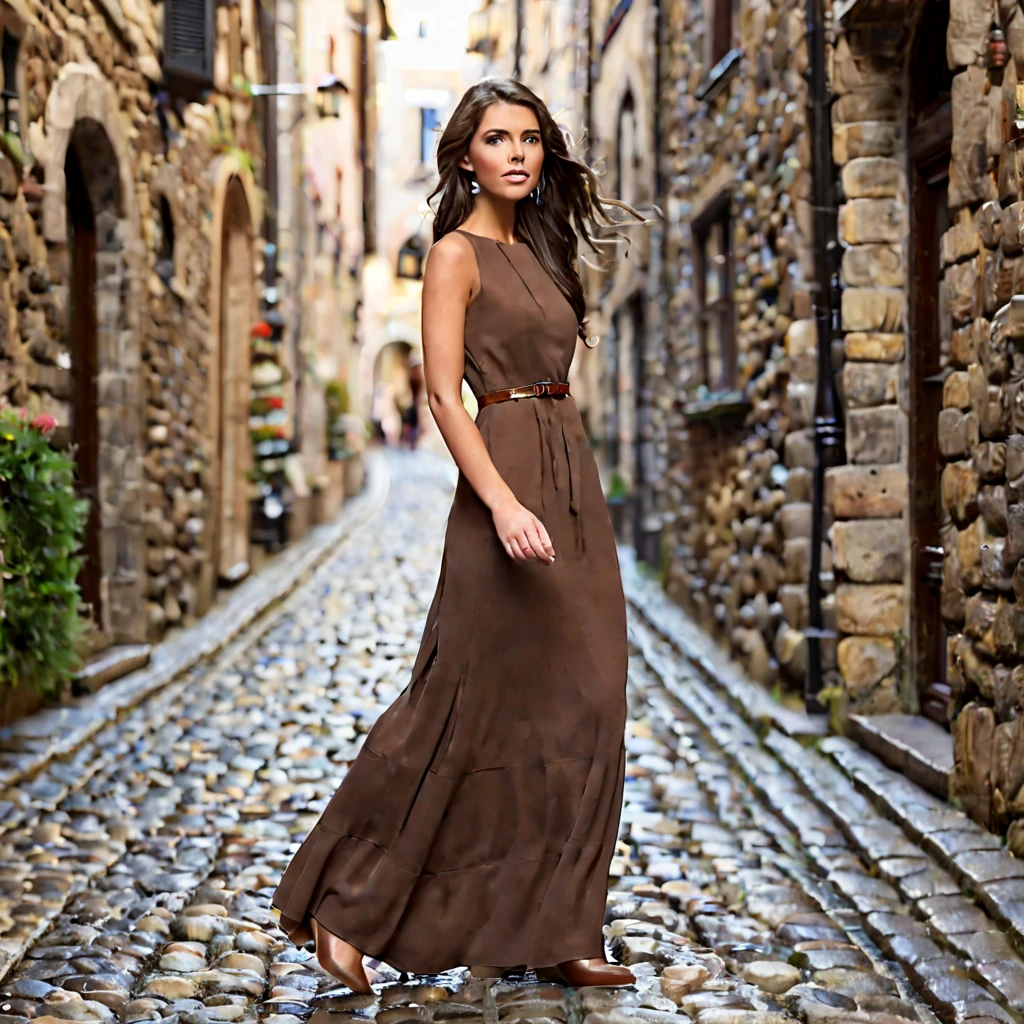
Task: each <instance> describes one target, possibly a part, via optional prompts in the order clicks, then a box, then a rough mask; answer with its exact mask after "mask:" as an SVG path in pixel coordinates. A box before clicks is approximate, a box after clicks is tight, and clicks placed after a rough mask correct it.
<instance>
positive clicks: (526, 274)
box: [272, 229, 627, 974]
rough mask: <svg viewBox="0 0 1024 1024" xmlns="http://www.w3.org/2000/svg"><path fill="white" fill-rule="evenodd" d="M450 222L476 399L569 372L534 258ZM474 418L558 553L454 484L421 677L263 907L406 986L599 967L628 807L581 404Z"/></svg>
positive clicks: (551, 402)
mask: <svg viewBox="0 0 1024 1024" xmlns="http://www.w3.org/2000/svg"><path fill="white" fill-rule="evenodd" d="M457 230H459V232H460V234H462V235H464V236H465V237H466V238H468V239H469V241H470V242H471V244H472V245H473V248H474V250H475V252H476V258H477V263H478V266H479V272H480V291H479V292H478V294H477V295H476V296H475V297H474V299H473V300H472V301H471V302H470V304H469V306H468V308H467V310H466V323H465V378H466V380H467V381H468V382H469V384H470V386H471V387H472V389H473V392H474V393H475V394H476V395H477V396H479V395H481V394H483V393H484V392H487V391H493V390H496V389H498V388H506V387H515V386H522V385H526V384H531V383H533V382H534V381H537V380H545V379H549V380H556V381H564V380H566V379H567V375H568V371H569V365H570V363H571V362H572V358H573V355H574V352H575V345H576V333H577V323H576V316H575V313H574V311H573V309H572V307H571V306H570V304H569V303H568V301H567V300H566V299H565V297H564V296H563V295H562V293H561V292H560V291H559V289H558V287H557V286H556V285H555V283H554V281H553V280H552V279H551V278H550V276H549V275H548V274H547V272H546V271H545V270H544V268H543V267H542V265H541V264H540V263H539V262H538V260H537V259H536V257H535V256H534V255H533V252H532V251H531V249H530V248H529V246H528V245H526V244H525V243H521V242H517V243H506V242H499V241H497V240H495V239H490V238H486V237H484V236H482V235H474V234H471V233H470V232H467V231H463V230H462V229H457ZM476 422H477V426H478V427H479V429H480V433H481V435H482V436H483V439H484V442H485V444H486V445H487V449H488V451H489V452H490V455H491V458H492V459H493V461H494V464H495V466H496V467H497V469H498V472H499V473H500V474H501V475H502V477H503V479H504V480H505V481H506V482H507V483H508V485H509V486H510V488H511V489H512V491H513V493H514V494H515V496H516V497H517V498H518V499H519V501H521V502H522V504H523V505H525V506H526V507H527V508H528V509H530V511H532V512H533V513H534V514H535V515H536V516H537V517H538V518H539V519H540V520H541V522H542V523H543V524H544V525H545V527H546V528H547V530H548V533H549V535H550V537H551V541H552V544H553V545H554V549H555V561H554V563H553V564H551V565H544V564H541V563H535V562H514V561H513V560H512V559H511V558H510V557H509V556H508V554H506V552H505V549H504V548H503V546H502V544H501V542H500V540H499V539H498V535H497V532H496V531H495V528H494V523H493V520H492V517H491V513H490V511H489V509H488V508H487V506H486V505H484V503H483V502H482V501H481V500H480V499H479V498H478V497H477V495H476V493H475V491H473V489H472V488H471V486H470V485H469V483H468V481H467V480H466V479H465V477H463V476H462V474H461V473H460V474H459V479H458V484H457V486H456V490H455V496H454V499H453V502H452V507H451V511H450V513H449V517H448V522H447V527H446V531H445V542H444V551H443V555H442V559H441V571H440V577H439V579H438V582H437V588H436V591H435V593H434V597H433V600H432V603H431V605H430V609H429V611H428V614H427V619H426V624H425V627H424V631H423V637H422V640H421V643H420V647H419V652H418V655H417V657H416V661H415V664H414V666H413V669H412V673H411V680H410V682H409V684H408V686H407V687H406V689H405V690H404V691H403V692H402V693H401V694H400V695H399V696H398V697H397V698H396V699H395V701H394V703H393V704H392V705H391V706H390V707H389V708H388V709H387V711H385V712H384V713H383V714H382V715H381V716H380V718H379V719H378V720H377V721H376V722H375V723H374V725H373V727H372V728H371V730H370V731H369V733H368V734H367V736H366V740H365V743H364V745H363V747H362V748H361V750H360V752H359V754H358V756H357V757H356V759H355V760H354V761H353V762H352V764H351V766H350V768H349V771H348V774H347V775H346V776H345V777H344V779H343V780H342V782H341V785H340V786H339V788H338V790H337V792H336V793H335V794H334V796H333V797H332V798H331V800H330V802H329V804H328V805H327V807H326V808H325V809H324V812H323V814H322V815H321V817H320V820H319V821H318V823H317V824H316V825H315V826H314V828H313V830H312V832H310V833H309V835H308V836H307V838H306V839H305V841H304V842H303V843H302V845H301V846H300V847H299V849H298V851H297V852H296V853H295V855H294V856H293V858H292V860H291V862H290V863H289V865H288V867H287V869H286V870H285V872H284V874H283V876H282V878H281V881H280V883H279V885H278V887H277V890H276V892H275V894H274V897H273V901H272V905H273V906H275V907H277V908H278V909H279V910H280V912H281V926H282V928H284V930H285V931H286V932H288V933H289V934H294V935H295V936H296V937H299V936H303V935H308V934H309V918H310V917H311V916H312V917H314V918H315V919H316V920H317V921H318V922H319V923H320V924H322V925H323V927H325V928H326V929H327V930H328V931H330V932H333V933H334V934H335V935H338V936H340V937H341V938H343V939H345V940H347V941H348V942H351V943H352V944H353V945H354V946H356V947H357V948H358V949H360V950H361V951H362V952H363V953H364V954H367V955H370V956H373V957H376V958H378V959H379V960H382V961H384V962H385V963H388V964H390V965H391V966H392V967H395V968H397V969H398V970H403V971H407V972H409V973H412V974H430V973H435V972H438V971H442V970H447V969H449V968H452V967H456V966H469V965H474V964H480V965H487V966H492V967H515V966H526V967H540V966H549V965H551V964H555V963H559V962H561V961H564V960H576V959H584V958H589V957H602V956H604V940H603V935H602V931H601V928H602V924H603V921H604V911H605V902H606V894H607V885H608V869H609V865H610V861H611V857H612V854H613V851H614V847H615V842H616V838H617V833H618V822H619V815H620V811H621V806H622V793H623V780H624V772H625V749H624V730H625V718H626V693H625V690H626V661H627V641H626V612H625V600H624V595H623V589H622V581H621V577H620V573H619V563H618V555H617V552H616V548H615V540H614V535H613V532H612V525H611V520H610V517H609V514H608V507H607V504H606V502H605V498H604V494H603V491H602V488H601V485H600V481H599V479H598V472H597V465H596V463H595V461H594V457H593V455H592V453H591V450H590V446H589V442H588V439H587V436H586V434H585V432H584V428H583V423H582V421H581V419H580V414H579V410H578V408H577V406H576V403H575V401H574V400H573V398H572V397H571V396H565V397H562V398H555V397H543V398H524V399H519V400H518V401H505V402H498V403H495V404H492V405H487V406H485V407H484V408H483V409H481V410H480V413H479V415H478V417H477V421H476ZM299 941H302V939H301V938H300V939H299ZM307 941H308V940H307Z"/></svg>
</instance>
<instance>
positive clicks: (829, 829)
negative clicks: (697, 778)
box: [628, 578, 1024, 1020]
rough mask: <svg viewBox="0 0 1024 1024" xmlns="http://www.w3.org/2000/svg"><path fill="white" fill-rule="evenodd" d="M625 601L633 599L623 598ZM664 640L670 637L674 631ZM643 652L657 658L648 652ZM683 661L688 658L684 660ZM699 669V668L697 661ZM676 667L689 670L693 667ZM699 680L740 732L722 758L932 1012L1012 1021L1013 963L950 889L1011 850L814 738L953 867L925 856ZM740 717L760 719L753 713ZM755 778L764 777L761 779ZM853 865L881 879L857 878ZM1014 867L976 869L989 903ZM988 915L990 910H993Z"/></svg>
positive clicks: (1017, 977)
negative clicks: (888, 797)
mask: <svg viewBox="0 0 1024 1024" xmlns="http://www.w3.org/2000/svg"><path fill="white" fill-rule="evenodd" d="M630 583H631V586H630V587H629V591H628V592H629V594H630V598H631V600H632V599H633V598H634V597H635V596H636V594H637V591H638V590H640V589H647V590H648V592H647V593H645V594H644V595H643V597H642V599H641V600H642V603H643V614H644V617H645V619H647V620H648V621H650V620H651V618H652V617H653V616H650V615H648V612H649V611H650V609H651V607H652V603H653V601H654V598H652V596H651V595H650V591H649V588H648V587H647V586H646V581H642V580H636V579H635V578H634V579H633V580H631V581H630ZM637 603H638V602H635V601H634V605H635V604H637ZM659 611H660V614H659V616H658V617H659V619H660V624H661V625H664V623H665V620H666V619H670V618H671V615H672V613H671V610H666V609H661V610H659ZM677 611H678V609H677ZM680 614H681V612H680ZM671 638H672V640H673V641H674V640H675V635H674V633H673V634H672V637H671ZM654 657H655V660H656V662H657V655H655V656H654ZM695 660H697V659H694V658H692V657H691V658H690V659H689V661H690V664H691V665H693V663H694V661H695ZM659 664H660V667H661V670H662V674H663V676H664V677H665V682H666V685H669V686H670V687H672V686H679V685H680V683H679V681H678V679H674V678H673V676H674V675H680V673H674V672H673V666H672V663H671V662H666V661H665V660H664V659H662V661H661V662H660V663H659ZM700 667H701V669H704V668H705V667H706V663H705V664H703V665H700ZM681 675H682V676H683V677H685V676H687V675H689V676H690V677H693V672H692V671H691V672H683V673H681ZM699 685H700V689H701V694H702V697H703V700H704V703H705V704H706V708H705V713H706V714H707V715H709V716H711V718H713V720H714V721H715V722H718V723H720V722H722V721H731V722H732V723H733V724H734V725H735V726H736V728H738V729H739V730H740V731H739V732H738V733H737V735H738V736H743V733H744V732H745V733H746V735H745V737H743V738H742V739H739V740H734V741H733V742H732V743H731V744H730V745H729V746H728V747H727V748H726V749H727V750H728V752H729V754H730V756H732V757H734V758H735V760H736V762H737V764H739V765H740V766H741V768H742V769H743V771H744V773H745V774H746V775H747V777H748V778H749V779H750V780H751V782H752V783H754V784H755V786H757V788H758V789H759V790H760V791H761V792H762V795H763V796H764V797H765V798H766V799H768V800H769V801H770V802H771V804H772V806H774V807H776V809H777V810H778V812H779V814H780V816H781V817H783V818H784V819H785V820H786V821H788V822H789V823H790V824H791V825H792V826H793V827H794V828H795V829H796V830H797V834H798V837H799V839H800V842H801V844H802V845H803V846H804V847H805V848H806V849H807V850H808V851H809V853H810V855H811V857H812V860H814V862H815V864H816V869H817V870H818V871H819V872H820V873H822V874H824V875H826V876H827V878H828V881H829V882H830V884H831V885H832V886H833V887H834V888H835V890H836V891H837V892H839V893H841V894H842V895H843V896H844V897H845V898H846V899H847V900H848V901H849V903H850V905H852V906H853V907H855V908H856V909H857V910H858V911H859V912H860V913H862V914H863V915H864V929H865V931H866V932H867V934H868V935H870V937H871V938H872V940H873V941H875V942H877V943H878V944H879V945H880V946H881V947H882V949H883V950H884V951H885V953H886V955H888V956H892V957H893V958H894V959H896V960H898V961H899V962H900V963H901V964H902V966H903V968H904V969H905V970H906V972H907V975H908V976H909V978H910V979H911V980H912V981H913V983H914V986H915V988H916V989H917V990H918V991H919V992H920V993H921V994H922V995H923V996H924V997H925V998H926V999H928V1001H929V1003H930V1004H931V1005H933V1006H934V1007H936V1009H937V1011H938V1012H939V1014H940V1016H942V1017H943V1019H953V1020H959V1019H969V1018H968V1017H965V1016H964V1014H965V1013H967V1012H968V1011H969V1009H970V1007H972V1006H973V1007H975V1008H976V1009H977V1010H979V1011H980V1010H982V1009H984V1010H985V1014H986V1015H987V1016H989V1017H990V1018H992V1019H1000V1020H1005V1019H1007V1018H1008V1015H1009V1019H1015V1018H1016V1017H1017V1011H1020V1010H1021V1009H1024V964H1022V963H1021V961H1020V959H1019V957H1018V956H1017V951H1016V950H1015V949H1014V948H1013V946H1012V944H1011V943H1010V942H1008V941H1007V938H1006V936H1005V935H1004V934H1003V933H1002V932H1001V931H1000V930H999V928H998V927H997V925H996V924H995V923H994V922H993V921H992V920H990V919H989V918H988V917H987V916H986V914H985V913H984V911H983V910H982V909H980V908H979V907H978V906H976V905H975V904H974V903H972V902H971V900H970V899H969V898H967V896H965V895H964V894H963V893H962V891H961V886H962V884H963V883H964V882H966V881H968V880H969V879H968V875H967V870H968V869H969V868H970V869H972V870H975V871H976V870H977V869H978V868H979V866H984V867H985V868H986V869H987V870H989V871H992V872H995V874H996V875H997V876H998V875H999V874H1000V873H1002V871H1005V870H1007V869H1006V865H1005V862H1006V861H1009V862H1010V865H1009V870H1013V869H1015V868H1016V866H1017V862H1016V861H1014V860H1013V858H1010V857H1008V856H1007V855H1006V854H1005V853H1003V852H1002V851H999V850H996V849H994V847H995V846H997V845H998V840H995V837H992V836H990V835H989V834H988V833H985V832H983V831H982V830H980V829H978V828H977V826H974V825H973V823H968V822H969V820H968V819H967V818H966V816H965V815H963V814H962V813H961V812H959V811H956V810H955V809H953V808H950V807H949V806H948V805H944V804H942V803H941V801H938V800H936V798H934V797H932V796H930V795H929V794H926V793H924V792H923V791H921V790H920V789H919V788H918V787H916V786H915V785H914V784H913V783H910V782H909V781H908V780H906V779H903V778H902V777H901V776H898V775H897V774H896V773H894V772H891V771H890V770H888V769H885V768H884V767H883V766H881V765H880V764H879V763H878V762H877V761H874V759H873V758H872V756H871V755H870V754H867V753H866V752H863V751H860V750H859V748H856V747H854V746H853V745H852V744H849V743H848V741H843V740H839V739H836V738H829V739H827V740H825V741H823V743H822V747H823V748H824V749H827V750H829V751H831V752H833V754H834V756H836V757H845V758H846V759H847V762H848V763H850V764H853V763H856V767H857V770H858V771H859V773H860V775H861V784H862V785H865V784H866V783H865V782H864V781H863V780H864V779H867V778H871V779H873V780H874V782H875V788H876V789H882V788H887V790H888V791H889V792H890V794H891V793H895V792H897V791H898V792H900V793H902V794H903V796H904V798H905V800H904V806H908V807H914V808H915V809H916V811H915V813H916V818H915V820H916V821H917V823H918V825H919V827H921V828H922V830H925V829H926V831H923V833H922V834H923V835H924V837H925V840H926V847H927V848H928V850H929V851H930V849H931V848H935V849H940V848H941V849H943V850H945V851H946V855H947V858H948V860H949V862H950V863H953V862H954V858H958V859H959V868H960V871H959V873H958V876H957V877H954V876H953V875H952V874H950V873H949V872H947V871H946V870H944V868H943V867H942V866H940V865H939V864H936V863H934V861H933V860H932V859H931V858H930V857H929V856H928V852H926V850H922V849H921V848H920V847H918V846H916V845H915V844H914V843H913V842H911V840H910V839H909V838H908V836H907V835H906V834H904V832H903V830H902V828H900V827H899V826H898V825H896V824H895V823H894V822H892V821H888V820H885V819H879V816H878V812H877V810H876V807H875V805H874V804H873V803H872V802H871V801H869V800H868V799H866V797H865V796H864V795H863V794H862V793H861V792H859V791H858V790H857V788H855V786H854V785H853V783H852V782H851V780H850V779H849V778H848V777H847V776H846V775H845V774H844V773H843V772H842V771H840V770H839V769H838V768H837V767H836V766H835V764H834V763H832V762H830V761H828V760H827V759H826V758H823V757H822V756H821V755H820V754H818V753H817V752H816V751H814V750H813V749H808V748H807V747H805V746H803V745H802V744H800V743H798V742H796V741H794V740H792V739H791V738H788V737H786V736H784V735H782V733H780V732H779V731H778V730H775V729H769V730H768V734H767V737H766V739H765V746H766V747H767V748H768V750H769V751H771V752H772V754H774V755H775V757H772V756H771V755H770V754H769V753H767V752H766V751H765V750H763V749H762V748H761V746H760V744H759V743H758V740H757V737H756V736H755V735H754V733H753V732H752V731H751V730H750V729H749V728H748V726H747V725H746V724H745V723H744V722H743V721H742V720H741V718H740V716H739V715H738V714H737V713H736V711H734V710H733V707H734V706H735V705H736V704H737V703H738V702H737V701H736V700H735V697H734V695H733V694H731V693H730V694H728V697H730V698H732V700H731V702H730V700H728V699H726V700H723V699H722V698H721V697H719V696H717V695H716V694H715V693H714V692H712V689H711V688H710V687H709V686H707V685H704V684H703V682H702V683H700V684H699ZM748 685H752V684H748ZM730 703H731V705H732V706H730ZM744 717H746V718H747V719H748V720H751V721H752V722H753V724H755V725H758V726H762V727H763V721H764V719H763V717H762V716H758V715H753V716H750V715H747V716H744ZM776 757H777V758H778V760H776ZM873 761H874V764H872V762H873ZM765 780H770V785H769V784H767V783H766V781H765ZM808 797H810V798H811V799H810V800H809V799H808ZM884 809H886V808H885V807H883V810H884ZM837 838H838V840H839V841H838V843H837ZM847 842H848V843H849V845H850V847H852V849H853V850H854V851H856V853H857V854H858V855H859V858H854V863H846V864H844V863H841V862H836V861H835V860H834V853H835V850H836V849H837V848H842V847H845V845H846V843H847ZM993 854H994V855H995V856H993ZM979 855H981V856H980V857H979ZM1000 865H1002V866H1003V867H1002V871H1001V869H1000V867H999V866H1000ZM865 866H866V867H867V868H868V870H869V871H872V872H875V873H877V874H878V875H880V876H881V877H871V876H866V875H865V874H864V871H865ZM1014 877H1015V876H1012V875H1011V876H1010V877H1009V878H1008V879H1005V880H1004V879H999V878H998V877H997V878H996V879H992V880H987V879H986V882H985V883H984V885H985V888H984V889H983V890H982V891H983V892H984V893H985V895H986V896H987V897H988V900H989V902H991V901H992V896H993V887H995V888H994V891H995V892H997V893H998V892H999V888H998V887H999V886H1000V885H1002V887H1003V890H1004V891H1005V890H1006V887H1007V886H1008V885H1011V884H1013V885H1015V884H1017V883H1016V882H1014V881H1013V879H1014ZM979 888H980V887H979ZM970 891H971V890H969V892H970ZM974 891H977V890H974ZM1012 891H1014V890H1011V892H1012ZM996 916H997V920H998V919H999V916H1000V915H996ZM1004 920H1005V918H1004ZM993 997H994V998H995V999H996V1000H997V1001H998V1006H989V1007H987V1008H985V1007H983V1003H984V1002H985V1000H986V999H991V998H993ZM997 1011H1000V1012H997ZM975 1016H978V1014H977V1013H976V1014H975Z"/></svg>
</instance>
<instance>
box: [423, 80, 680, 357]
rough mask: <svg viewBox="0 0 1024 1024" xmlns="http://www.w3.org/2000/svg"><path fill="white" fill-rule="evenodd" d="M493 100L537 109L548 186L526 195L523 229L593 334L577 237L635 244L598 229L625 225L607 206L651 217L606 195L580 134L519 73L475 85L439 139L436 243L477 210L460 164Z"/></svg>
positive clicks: (519, 218) (519, 212)
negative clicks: (577, 144)
mask: <svg viewBox="0 0 1024 1024" xmlns="http://www.w3.org/2000/svg"><path fill="white" fill-rule="evenodd" d="M493 103H517V104H519V105H520V106H524V107H529V108H530V109H531V110H532V111H533V112H534V114H536V115H537V123H538V125H539V126H540V135H541V140H542V142H543V146H544V180H545V186H544V190H543V192H542V193H541V204H540V205H539V206H538V205H537V204H536V202H535V200H534V194H533V193H532V192H531V193H530V194H529V195H528V196H526V197H524V198H523V199H520V200H519V203H518V204H517V206H516V226H515V233H516V235H517V237H518V238H519V239H520V240H521V241H523V242H525V243H526V244H527V245H529V247H530V249H531V250H532V251H533V254H534V255H535V256H536V257H537V259H538V261H539V262H540V263H541V265H542V266H543V267H544V269H545V270H546V271H547V272H548V274H549V275H550V276H551V279H552V280H553V281H554V282H555V284H556V285H557V286H558V288H559V290H560V291H561V292H562V294H563V295H564V296H565V297H566V299H567V300H568V301H569V304H570V305H571V306H572V308H573V309H574V310H575V311H576V320H577V323H578V324H579V335H580V337H581V338H583V339H584V340H586V331H585V328H584V323H585V319H586V309H587V303H586V298H585V296H584V294H583V283H582V281H581V280H580V276H579V272H578V271H577V268H576V259H577V251H578V240H577V236H579V238H582V239H583V240H584V241H585V242H586V243H587V244H588V245H589V246H590V248H591V250H592V251H593V252H595V253H598V254H599V255H600V252H599V249H598V247H599V246H608V245H617V244H618V243H619V242H620V241H626V242H627V244H628V239H626V238H625V236H624V235H622V234H620V233H618V232H616V233H615V237H614V238H611V239H609V238H602V237H597V238H595V237H594V235H593V234H592V232H602V233H603V232H604V231H605V229H607V228H609V227H616V226H623V224H624V223H625V222H622V221H618V222H616V221H613V220H612V219H611V218H610V217H609V216H608V214H607V212H606V210H605V207H606V206H617V207H620V208H621V209H624V210H628V211H629V212H630V213H631V214H633V215H634V216H635V217H637V218H638V221H637V222H635V223H645V224H649V223H651V222H650V221H649V220H647V219H646V218H645V217H644V216H643V214H640V213H638V212H637V211H636V210H634V209H633V207H631V206H629V205H627V204H626V203H623V202H621V201H620V200H618V199H610V198H608V197H606V196H601V195H599V194H598V188H599V184H598V178H597V175H596V174H595V172H594V171H593V169H592V168H590V167H588V166H587V165H586V164H585V163H583V162H582V161H581V160H577V159H576V158H575V157H573V156H572V155H571V154H570V152H569V149H570V146H571V145H572V139H571V137H570V136H569V134H568V132H565V131H564V130H563V129H562V128H561V127H560V126H559V125H558V124H557V122H556V121H555V119H554V118H553V117H552V116H551V113H550V111H549V110H548V108H547V106H546V105H545V104H544V101H543V100H542V99H541V98H540V97H539V96H538V95H537V94H536V93H534V92H533V91H531V90H530V89H528V88H527V87H526V86H525V85H523V84H522V83H521V82H517V81H515V80H514V79H511V78H487V79H484V80H483V81H482V82H478V83H477V84H476V85H473V86H470V88H469V89H467V90H466V92H465V95H463V97H462V99H461V100H459V105H458V106H457V107H456V108H455V111H454V113H453V114H452V116H451V117H450V118H449V120H448V124H447V125H445V128H444V131H443V132H442V133H441V139H440V141H439V142H438V145H437V170H438V174H439V178H440V180H439V181H438V183H437V186H436V187H435V189H434V190H433V192H431V193H430V195H429V196H427V204H428V205H429V204H430V201H431V200H432V199H433V198H434V197H435V196H437V195H440V196H441V199H440V201H439V202H438V204H437V209H436V210H435V212H434V241H435V242H437V241H438V240H439V239H440V238H442V237H443V236H444V235H446V234H448V232H449V231H453V230H454V229H455V228H457V227H459V226H460V225H461V224H462V223H463V221H465V220H466V218H467V217H468V216H469V215H470V214H471V213H472V212H473V206H474V199H473V193H472V192H471V191H470V181H471V179H472V175H471V174H470V173H469V172H468V171H464V170H463V169H462V168H460V167H459V160H460V159H461V158H462V157H463V156H464V155H465V153H466V152H467V151H468V150H469V144H470V141H471V140H472V138H473V136H474V134H475V133H476V130H477V128H478V127H479V125H480V119H481V117H482V116H483V113H484V111H485V110H486V109H487V108H488V107H489V106H491V104H493ZM658 212H659V213H660V211H658ZM601 269H604V268H601Z"/></svg>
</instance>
